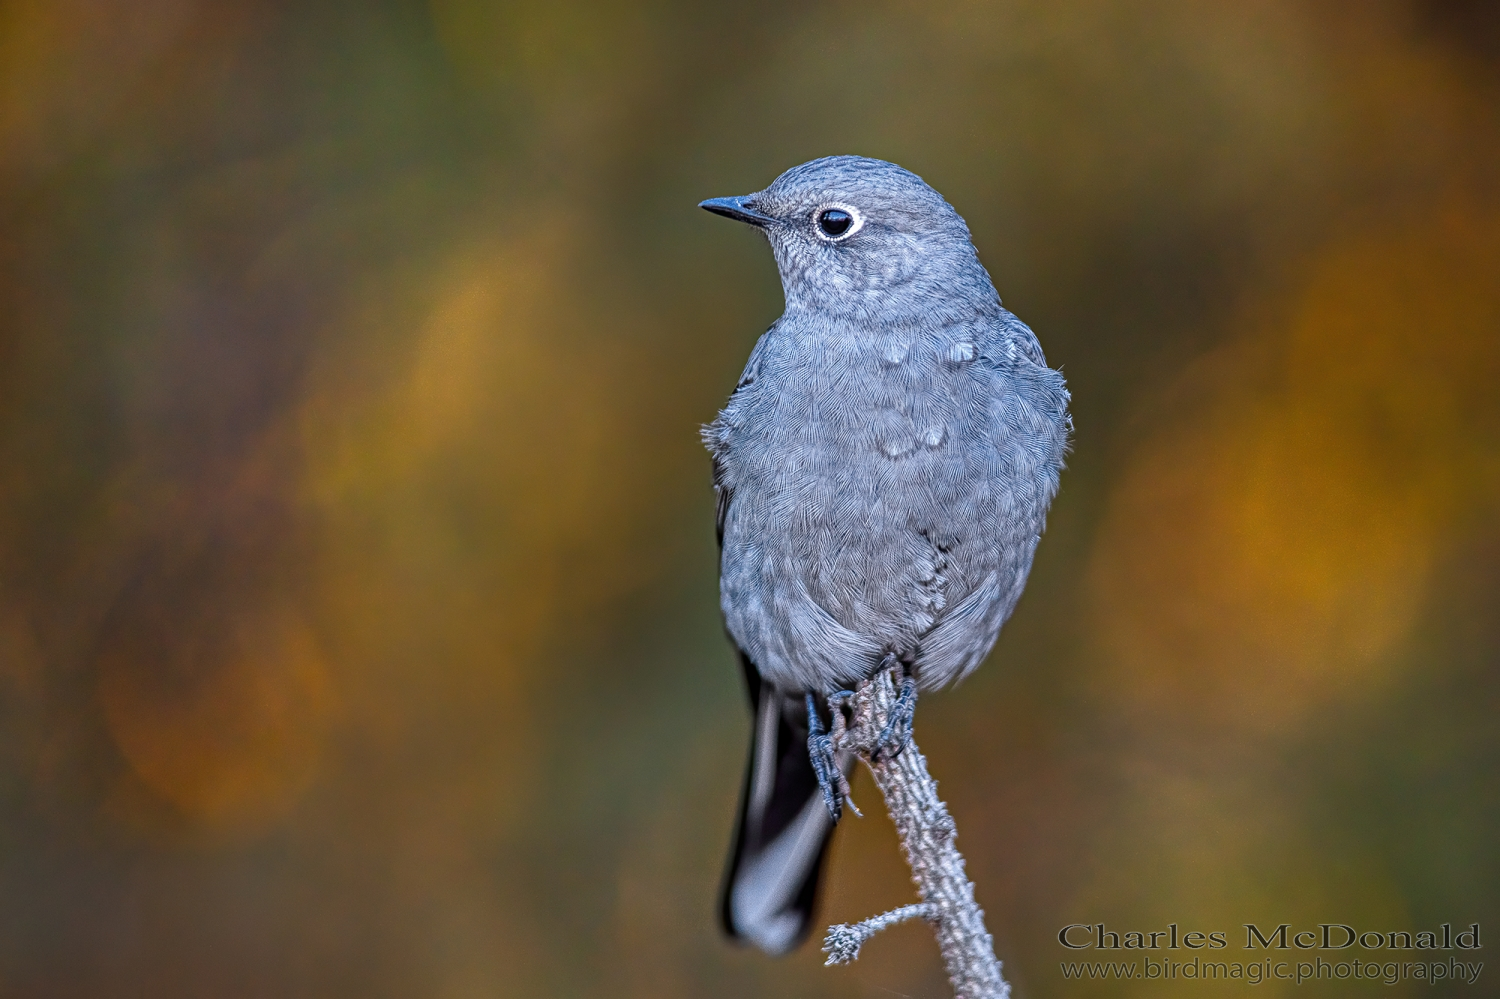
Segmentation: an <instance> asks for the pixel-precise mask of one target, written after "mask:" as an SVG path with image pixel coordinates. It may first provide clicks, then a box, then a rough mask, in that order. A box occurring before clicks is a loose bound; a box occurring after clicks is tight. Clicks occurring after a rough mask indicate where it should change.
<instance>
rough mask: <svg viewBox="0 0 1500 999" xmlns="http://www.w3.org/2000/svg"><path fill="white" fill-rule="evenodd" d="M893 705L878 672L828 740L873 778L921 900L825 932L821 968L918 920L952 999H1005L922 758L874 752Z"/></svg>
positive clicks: (912, 747)
mask: <svg viewBox="0 0 1500 999" xmlns="http://www.w3.org/2000/svg"><path fill="white" fill-rule="evenodd" d="M896 698H897V692H896V685H895V683H894V682H893V681H892V671H889V670H884V669H882V670H879V671H878V672H877V673H876V674H875V676H874V677H872V678H871V679H869V680H867V681H866V682H865V683H863V684H861V685H860V687H859V689H858V690H856V691H855V692H854V694H853V695H852V696H850V697H848V698H847V700H846V701H845V702H844V705H841V706H840V707H836V708H835V710H834V712H833V715H834V718H833V731H832V733H831V734H832V737H833V740H834V746H835V748H838V749H842V750H846V751H849V752H853V753H855V754H857V755H858V756H859V758H860V759H861V760H863V761H864V762H865V765H866V766H867V767H869V769H870V774H871V776H873V777H874V778H875V786H876V787H878V788H880V793H881V795H882V796H884V798H885V805H886V810H887V811H888V812H889V813H890V816H891V821H892V822H893V823H895V826H896V834H897V836H899V837H900V839H901V850H902V852H903V853H905V854H906V862H907V864H908V865H910V867H911V877H912V881H913V882H914V883H915V884H916V886H917V894H918V895H919V896H920V897H921V899H922V901H921V903H920V904H918V905H907V906H902V907H901V908H899V909H895V910H892V911H891V912H888V913H885V914H884V915H881V916H876V917H874V918H873V919H867V920H865V921H864V922H862V923H855V924H848V923H841V924H839V925H838V926H833V927H830V928H829V930H828V936H827V938H826V939H825V940H824V943H823V950H824V951H825V952H827V954H828V962H827V963H828V964H846V963H848V962H849V961H852V960H854V958H855V957H856V956H858V953H859V947H860V945H861V944H863V943H864V942H865V941H866V940H868V939H869V938H870V937H871V936H873V935H874V934H876V933H878V932H880V931H881V930H883V929H885V928H886V927H887V926H892V925H894V924H896V923H899V922H903V921H905V920H907V919H912V918H916V917H920V918H923V919H925V920H927V922H928V923H930V924H931V925H932V928H933V932H934V934H936V936H937V941H938V949H939V950H941V951H942V955H943V964H944V966H945V967H946V968H947V970H948V981H949V983H950V984H951V985H952V986H953V994H954V996H955V997H957V999H1008V997H1009V996H1010V986H1009V985H1007V984H1006V982H1005V979H1004V978H1003V977H1002V976H1001V974H1000V962H999V960H997V959H996V957H995V945H994V941H993V940H992V939H991V938H990V934H989V932H988V931H987V930H986V929H985V928H984V912H983V911H982V910H981V909H980V908H979V905H978V903H976V902H975V901H974V885H973V884H972V883H970V881H969V878H968V875H966V874H965V873H964V858H963V856H962V855H961V854H960V853H959V852H958V848H957V847H956V846H955V845H954V843H953V841H954V838H955V837H956V836H957V834H958V831H957V828H956V827H955V826H954V823H953V818H952V816H950V815H949V814H948V808H947V806H946V805H944V804H943V802H942V799H940V798H939V797H938V795H937V782H936V781H934V780H933V779H932V775H931V774H929V773H928V772H927V761H926V759H924V758H923V756H922V754H921V752H920V751H919V750H918V749H917V744H916V741H915V740H912V741H910V742H908V743H907V745H906V748H905V750H904V751H902V752H900V753H899V754H897V755H895V756H894V757H893V756H891V754H890V753H889V752H880V748H881V747H880V744H879V740H880V734H881V732H882V731H883V730H884V728H885V726H886V723H887V721H888V719H889V717H890V713H891V709H892V708H893V707H894V706H895V704H896ZM845 710H847V711H848V712H849V717H848V718H847V719H846V718H845V716H844V712H845Z"/></svg>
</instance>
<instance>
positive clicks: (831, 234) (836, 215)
mask: <svg viewBox="0 0 1500 999" xmlns="http://www.w3.org/2000/svg"><path fill="white" fill-rule="evenodd" d="M852 225H854V216H853V215H851V214H849V213H848V212H846V211H844V210H843V209H842V208H825V209H823V210H822V211H821V212H819V213H818V229H819V230H820V231H821V232H822V233H823V235H825V236H827V237H828V238H829V239H838V238H839V237H840V236H842V235H844V234H845V233H847V232H848V231H849V227H850V226H852Z"/></svg>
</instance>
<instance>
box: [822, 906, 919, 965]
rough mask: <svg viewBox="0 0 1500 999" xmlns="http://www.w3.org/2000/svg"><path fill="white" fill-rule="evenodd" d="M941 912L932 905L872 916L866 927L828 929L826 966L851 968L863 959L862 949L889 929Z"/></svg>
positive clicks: (864, 925) (908, 907) (854, 926)
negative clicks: (884, 930)
mask: <svg viewBox="0 0 1500 999" xmlns="http://www.w3.org/2000/svg"><path fill="white" fill-rule="evenodd" d="M936 914H937V909H936V908H935V907H934V906H933V905H932V904H931V903H929V902H916V903H914V904H912V905H903V906H902V907H901V908H899V909H892V910H891V911H890V912H882V913H881V914H880V915H878V916H871V917H870V918H869V919H866V920H865V921H864V922H862V923H839V924H837V925H836V926H830V927H828V936H826V937H824V938H823V953H825V954H827V955H828V960H826V961H824V962H823V964H824V966H825V967H826V966H828V965H831V964H848V963H850V962H851V961H853V960H854V959H855V958H857V957H859V948H860V946H861V945H862V944H863V943H864V942H865V941H866V940H868V939H870V938H871V937H873V936H874V935H875V934H877V933H879V932H880V931H881V930H883V929H885V928H886V927H888V926H895V925H896V924H897V923H904V922H906V921H907V920H908V919H932V918H933V917H934V916H935V915H936Z"/></svg>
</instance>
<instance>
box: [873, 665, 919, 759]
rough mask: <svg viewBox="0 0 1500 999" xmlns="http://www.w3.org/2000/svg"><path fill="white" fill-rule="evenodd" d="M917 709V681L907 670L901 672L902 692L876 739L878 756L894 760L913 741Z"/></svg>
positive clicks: (875, 753)
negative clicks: (913, 725)
mask: <svg viewBox="0 0 1500 999" xmlns="http://www.w3.org/2000/svg"><path fill="white" fill-rule="evenodd" d="M916 711H917V681H916V680H915V679H913V677H912V675H911V674H910V673H908V672H906V671H905V670H903V671H902V673H901V692H900V694H898V695H897V697H896V703H895V704H893V705H891V714H890V717H889V718H887V719H886V722H885V728H883V729H881V730H880V735H879V736H878V737H876V739H875V752H874V755H875V756H876V757H883V758H885V759H891V760H894V759H895V758H896V757H898V756H900V755H901V753H902V751H903V750H904V749H906V746H907V744H908V743H910V742H911V723H912V716H913V715H915V714H916Z"/></svg>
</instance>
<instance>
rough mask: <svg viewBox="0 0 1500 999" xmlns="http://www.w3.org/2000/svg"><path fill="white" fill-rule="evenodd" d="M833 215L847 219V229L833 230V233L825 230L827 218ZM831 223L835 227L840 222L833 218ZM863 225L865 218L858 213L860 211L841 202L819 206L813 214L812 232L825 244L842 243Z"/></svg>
mask: <svg viewBox="0 0 1500 999" xmlns="http://www.w3.org/2000/svg"><path fill="white" fill-rule="evenodd" d="M835 213H837V214H842V215H845V216H847V217H848V221H847V222H846V223H845V225H846V226H847V228H844V229H841V230H840V229H835V230H834V231H832V232H830V231H829V230H828V229H827V228H825V225H827V223H828V221H829V220H828V218H827V216H829V215H833V214H835ZM832 221H833V222H834V224H835V225H837V223H838V222H839V221H842V220H841V219H837V218H835V219H833V220H832ZM864 224H865V217H864V215H862V214H861V213H860V210H859V209H858V208H855V207H854V206H853V205H846V204H843V203H842V202H833V203H831V204H827V205H819V206H818V210H817V211H815V212H813V232H815V233H817V236H818V238H819V239H821V240H822V241H823V242H825V243H842V242H843V241H844V240H846V239H848V238H849V237H850V236H852V235H854V234H855V233H857V232H859V230H860V229H861V228H863V227H864Z"/></svg>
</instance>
